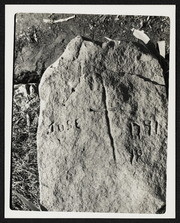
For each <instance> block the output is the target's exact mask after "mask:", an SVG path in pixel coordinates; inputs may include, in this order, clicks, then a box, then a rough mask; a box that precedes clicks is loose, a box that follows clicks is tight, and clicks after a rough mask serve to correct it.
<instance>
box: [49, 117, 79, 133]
mask: <svg viewBox="0 0 180 223" xmlns="http://www.w3.org/2000/svg"><path fill="white" fill-rule="evenodd" d="M74 127H75V128H77V129H80V124H79V122H78V119H75V120H74V121H72V120H67V121H66V122H64V123H61V124H59V123H54V122H53V123H51V124H50V125H49V127H48V131H47V134H50V133H53V132H54V131H58V132H64V131H69V130H70V129H72V128H74Z"/></svg>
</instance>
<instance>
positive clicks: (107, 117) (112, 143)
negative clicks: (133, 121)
mask: <svg viewBox="0 0 180 223" xmlns="http://www.w3.org/2000/svg"><path fill="white" fill-rule="evenodd" d="M101 83H102V89H103V91H102V98H103V101H104V107H105V118H106V124H107V130H108V134H109V139H110V143H111V147H112V152H113V159H114V162H115V163H116V153H115V150H116V149H115V146H114V138H113V135H112V133H111V124H110V120H109V114H108V108H107V93H106V88H105V84H104V82H103V79H102V76H101Z"/></svg>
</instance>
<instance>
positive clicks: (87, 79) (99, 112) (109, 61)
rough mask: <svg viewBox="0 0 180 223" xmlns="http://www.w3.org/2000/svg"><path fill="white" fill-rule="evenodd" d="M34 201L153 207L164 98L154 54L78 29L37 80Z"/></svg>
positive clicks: (159, 199)
mask: <svg viewBox="0 0 180 223" xmlns="http://www.w3.org/2000/svg"><path fill="white" fill-rule="evenodd" d="M39 87H40V100H41V102H40V117H39V126H38V135H37V144H38V164H39V179H40V201H41V203H42V205H43V206H45V207H46V208H47V209H48V210H49V211H80V212H82V211H84V212H119V213H124V212H126V213H158V210H159V209H160V210H161V209H162V207H164V206H165V201H166V150H167V100H166V95H165V86H164V80H163V76H162V69H161V67H160V65H159V64H158V61H157V60H156V59H154V58H152V57H151V56H150V55H148V54H144V53H142V52H141V50H140V49H138V48H137V46H135V45H134V44H133V43H126V42H121V43H120V44H113V42H110V43H109V44H103V45H102V46H100V45H96V44H95V43H92V42H91V41H85V40H83V39H82V38H81V37H79V36H78V37H76V38H75V39H73V40H72V41H71V42H70V43H69V44H68V46H67V48H66V50H65V51H64V53H63V54H62V55H61V56H60V58H59V59H58V60H57V61H56V62H55V63H54V64H52V65H51V66H50V67H48V68H47V70H46V71H45V73H44V74H43V77H42V79H41V82H40V86H39Z"/></svg>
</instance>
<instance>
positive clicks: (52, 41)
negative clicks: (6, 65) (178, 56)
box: [14, 13, 170, 84]
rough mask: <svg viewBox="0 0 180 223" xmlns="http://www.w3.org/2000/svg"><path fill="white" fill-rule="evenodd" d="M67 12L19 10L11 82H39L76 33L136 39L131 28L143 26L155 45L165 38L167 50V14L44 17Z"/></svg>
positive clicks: (168, 21)
mask: <svg viewBox="0 0 180 223" xmlns="http://www.w3.org/2000/svg"><path fill="white" fill-rule="evenodd" d="M69 16H71V15H70V14H54V13H53V14H47V13H18V14H16V18H15V19H16V27H15V63H14V83H15V84H19V83H23V84H26V83H39V81H40V78H41V76H42V74H43V72H44V71H45V69H46V68H47V67H48V66H49V65H50V64H52V63H53V62H55V61H56V60H57V59H58V57H59V55H61V54H62V53H63V51H64V49H65V47H66V45H67V44H68V43H69V41H70V40H71V39H73V38H74V37H75V36H77V35H81V36H84V37H86V38H89V39H91V40H94V41H100V42H102V41H104V37H105V36H107V37H109V38H112V39H116V40H125V41H136V39H135V38H134V37H133V35H132V33H131V31H130V29H131V28H137V29H139V28H143V30H144V31H145V32H146V33H147V34H148V35H149V36H150V37H151V39H152V41H153V42H154V43H155V44H156V43H157V41H159V40H162V39H163V40H165V42H166V53H168V52H169V24H170V20H169V18H168V17H156V16H121V15H119V16H118V19H117V16H116V15H76V16H75V18H73V19H71V20H69V21H67V22H62V23H56V24H53V23H45V22H44V21H43V19H48V18H49V19H55V20H56V19H61V18H67V17H69Z"/></svg>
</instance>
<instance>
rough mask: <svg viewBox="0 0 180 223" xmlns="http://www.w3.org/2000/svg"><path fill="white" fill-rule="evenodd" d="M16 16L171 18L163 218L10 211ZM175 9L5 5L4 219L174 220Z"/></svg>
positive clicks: (155, 6)
mask: <svg viewBox="0 0 180 223" xmlns="http://www.w3.org/2000/svg"><path fill="white" fill-rule="evenodd" d="M16 13H66V14H67V13H70V14H109V15H110V14H111V15H113V14H114V15H144V16H168V17H169V18H170V75H169V107H168V150H167V152H168V155H167V197H166V198H167V204H166V212H165V213H164V214H131V213H127V214H125V213H90V212H35V211H34V212H32V211H18V210H11V209H10V172H11V169H10V167H11V127H12V86H13V83H12V81H13V76H12V75H13V54H14V52H13V51H14V16H15V14H16ZM175 15H176V6H175V5H26V4H23V5H5V149H4V151H5V168H4V170H5V203H4V210H5V213H4V214H5V218H111V219H113V218H121V219H126V218H128V219H131V218H133V219H135V218H138V219H141V218H147V219H148V218H150V219H153V218H154V219H155V218H156V219H160V218H166V219H167V218H172V219H173V218H175V216H176V212H175V200H176V194H175V184H176V178H175V173H176V170H175V164H176V156H175V155H176V154H175V111H176V107H175V103H176V101H175V98H176V94H175V93H176V92H175V86H176V83H175V75H176V71H175V61H176V57H175V55H176V54H175V36H176V27H175V24H176V18H175Z"/></svg>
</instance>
